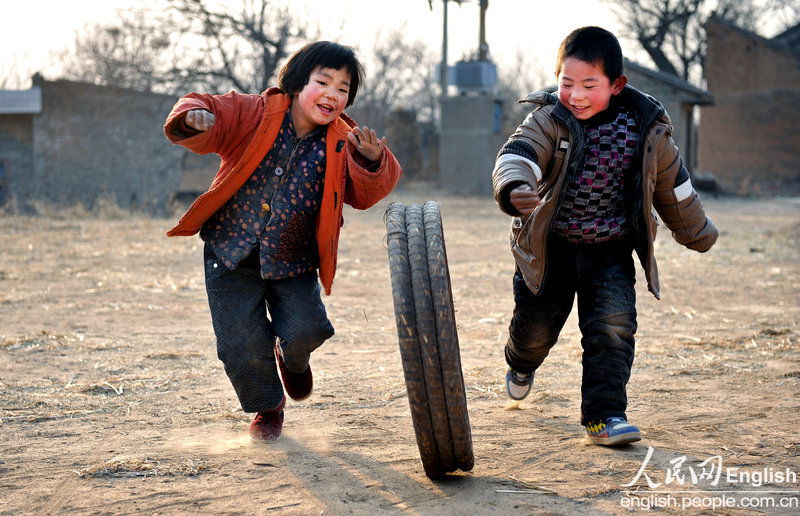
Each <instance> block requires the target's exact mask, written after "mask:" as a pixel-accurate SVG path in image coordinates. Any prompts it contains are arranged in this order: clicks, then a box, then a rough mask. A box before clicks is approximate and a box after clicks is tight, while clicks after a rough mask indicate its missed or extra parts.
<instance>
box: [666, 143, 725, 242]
mask: <svg viewBox="0 0 800 516" xmlns="http://www.w3.org/2000/svg"><path fill="white" fill-rule="evenodd" d="M657 156H658V157H659V160H658V170H657V174H656V184H655V189H654V191H653V207H654V208H655V210H656V212H658V215H659V216H660V217H661V220H662V221H663V222H664V224H665V225H666V226H667V228H669V230H670V231H672V237H673V238H674V239H675V241H676V242H678V243H679V244H681V245H684V246H686V247H688V248H689V249H692V250H694V251H700V252H705V251H708V250H709V249H711V246H713V245H714V243H715V242H716V241H717V238H718V237H719V231H718V230H717V228H716V226H714V223H713V222H711V219H710V218H708V217H707V216H706V213H705V210H704V209H703V204H702V202H700V196H699V195H697V192H696V191H695V190H694V188H693V187H692V181H691V178H690V176H689V171H688V170H686V167H684V165H683V159H682V158H681V157H680V154H679V152H678V149H677V147H676V146H675V143H674V142H673V140H672V138H664V139H662V144H661V148H660V149H658V154H657ZM662 164H665V166H663V168H662Z"/></svg>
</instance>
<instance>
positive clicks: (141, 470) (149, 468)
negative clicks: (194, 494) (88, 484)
mask: <svg viewBox="0 0 800 516" xmlns="http://www.w3.org/2000/svg"><path fill="white" fill-rule="evenodd" d="M206 469H207V466H206V465H204V464H200V463H197V462H195V461H193V460H191V459H186V460H183V461H180V462H177V463H172V462H161V461H159V460H158V459H153V458H149V457H146V458H143V459H136V458H126V457H115V458H113V459H110V460H107V461H105V462H103V463H101V464H95V465H93V466H88V467H86V468H84V469H81V470H75V474H76V475H78V476H79V477H80V478H87V477H91V478H101V477H115V478H124V477H155V476H187V477H192V476H195V475H199V474H200V472H201V471H204V470H206Z"/></svg>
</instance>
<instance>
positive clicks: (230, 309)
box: [204, 245, 334, 412]
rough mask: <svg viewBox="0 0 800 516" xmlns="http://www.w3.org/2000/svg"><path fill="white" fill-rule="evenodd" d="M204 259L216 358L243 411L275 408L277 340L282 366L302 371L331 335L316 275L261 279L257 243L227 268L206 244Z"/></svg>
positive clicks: (277, 393) (278, 395)
mask: <svg viewBox="0 0 800 516" xmlns="http://www.w3.org/2000/svg"><path fill="white" fill-rule="evenodd" d="M204 262H205V274H206V291H207V292H208V304H209V307H210V308H211V320H212V322H213V324H214V333H215V334H216V336H217V356H218V357H219V359H220V360H222V362H223V364H224V365H225V372H226V373H227V374H228V378H230V381H231V383H232V384H233V388H234V390H236V395H237V396H238V397H239V403H241V405H242V410H244V411H245V412H262V411H267V410H271V409H274V408H275V407H276V406H278V404H279V403H280V402H281V400H282V399H283V385H282V384H281V381H280V378H279V377H278V371H277V368H276V364H275V350H274V343H275V338H276V337H280V339H281V341H282V345H283V350H284V358H285V361H286V366H287V367H288V368H289V370H291V371H294V372H297V373H301V372H303V371H305V369H306V367H307V366H308V359H309V355H310V354H311V352H312V351H313V350H315V349H316V348H318V347H319V346H321V345H322V343H323V342H325V340H327V339H328V338H330V337H332V336H333V333H334V331H333V326H332V325H331V322H330V321H329V320H328V316H327V313H326V312H325V305H323V304H322V299H321V297H320V287H319V282H318V281H317V273H316V272H310V273H307V274H303V275H301V276H298V277H296V278H288V279H281V280H264V279H262V278H261V271H260V265H259V259H258V247H256V249H255V250H254V251H253V253H251V254H250V256H248V257H247V258H245V259H244V260H242V261H241V262H240V263H239V265H238V266H237V267H236V268H235V269H233V270H229V269H228V268H227V267H225V265H223V264H222V262H220V261H219V260H218V259H217V257H216V256H215V255H214V252H213V251H212V250H211V249H210V248H209V246H208V245H206V247H205V251H204ZM267 311H269V317H268V312H267Z"/></svg>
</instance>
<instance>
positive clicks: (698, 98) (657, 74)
mask: <svg viewBox="0 0 800 516" xmlns="http://www.w3.org/2000/svg"><path fill="white" fill-rule="evenodd" d="M625 68H629V69H632V70H636V71H637V72H639V73H641V74H644V75H648V76H650V77H652V78H653V79H656V80H659V81H662V82H665V83H667V84H669V85H671V86H673V87H675V88H678V89H681V90H683V91H685V92H687V93H688V94H690V95H691V96H692V97H693V98H694V103H696V104H711V103H713V101H714V97H713V96H712V95H711V93H709V92H708V91H706V90H703V89H700V88H697V87H696V86H692V85H691V84H689V83H688V82H686V81H684V80H683V79H681V78H680V77H676V76H674V75H671V74H668V73H665V72H661V71H659V70H653V69H650V68H647V67H646V66H642V65H640V64H638V63H635V62H633V61H630V60H628V59H625Z"/></svg>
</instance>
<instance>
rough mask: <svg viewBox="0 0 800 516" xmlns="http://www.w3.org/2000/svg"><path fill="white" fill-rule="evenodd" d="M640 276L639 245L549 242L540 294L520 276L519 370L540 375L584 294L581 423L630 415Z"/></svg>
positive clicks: (510, 353)
mask: <svg viewBox="0 0 800 516" xmlns="http://www.w3.org/2000/svg"><path fill="white" fill-rule="evenodd" d="M635 283H636V273H635V270H634V265H633V256H632V245H631V244H630V243H628V242H611V243H602V244H593V245H574V244H570V243H567V242H565V241H563V240H561V239H559V238H557V237H551V238H550V239H549V240H548V255H547V271H546V276H545V280H544V284H543V285H542V289H541V291H540V294H539V295H534V294H533V293H531V291H530V290H529V289H528V287H527V286H526V285H525V281H524V280H523V278H522V275H521V274H520V272H519V270H517V272H516V274H515V275H514V301H515V307H514V315H513V317H512V319H511V325H510V327H509V339H508V343H507V344H506V350H505V354H506V362H508V365H509V366H510V367H511V368H512V369H514V370H515V371H519V372H523V373H529V372H533V371H535V370H536V369H537V368H538V367H539V366H540V365H541V364H542V362H543V361H544V359H545V357H546V356H547V354H548V353H549V352H550V348H552V347H553V345H554V344H555V343H556V341H557V340H558V335H559V333H560V332H561V329H562V328H563V326H564V323H565V322H566V320H567V317H568V316H569V313H570V311H571V310H572V305H573V300H574V299H575V295H576V294H577V295H578V324H579V326H580V330H581V334H582V336H583V337H582V339H581V345H582V346H583V381H582V383H581V394H582V398H583V400H582V403H581V424H582V425H586V424H587V423H589V422H591V421H597V420H602V419H605V418H608V417H613V416H620V417H626V416H625V409H626V408H627V404H628V398H627V394H626V390H625V387H626V385H627V383H628V380H629V379H630V375H631V366H632V365H633V354H634V334H635V333H636V328H637V326H636V291H635V289H634V284H635Z"/></svg>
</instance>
